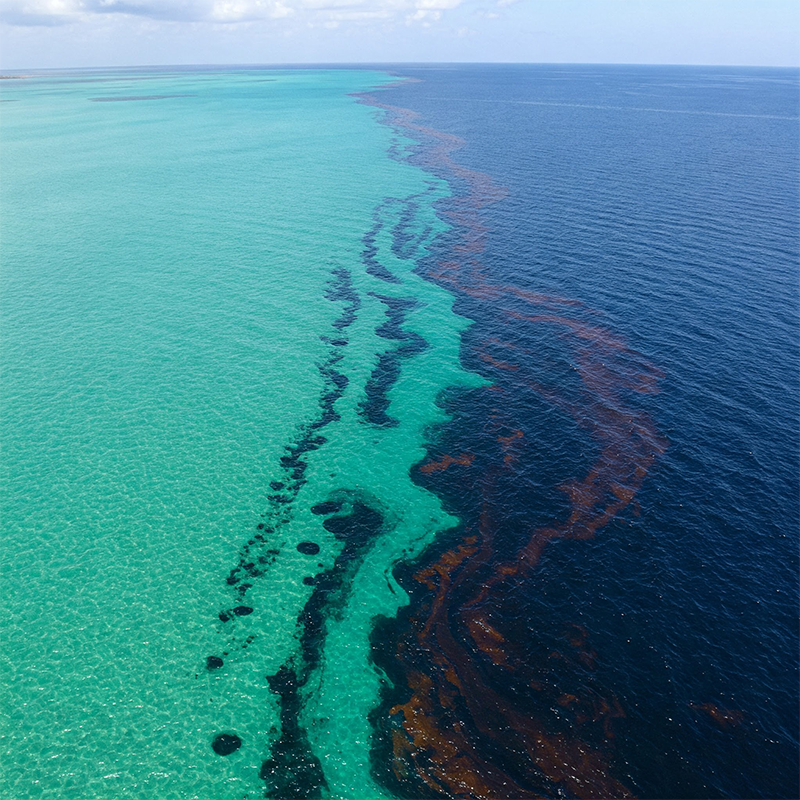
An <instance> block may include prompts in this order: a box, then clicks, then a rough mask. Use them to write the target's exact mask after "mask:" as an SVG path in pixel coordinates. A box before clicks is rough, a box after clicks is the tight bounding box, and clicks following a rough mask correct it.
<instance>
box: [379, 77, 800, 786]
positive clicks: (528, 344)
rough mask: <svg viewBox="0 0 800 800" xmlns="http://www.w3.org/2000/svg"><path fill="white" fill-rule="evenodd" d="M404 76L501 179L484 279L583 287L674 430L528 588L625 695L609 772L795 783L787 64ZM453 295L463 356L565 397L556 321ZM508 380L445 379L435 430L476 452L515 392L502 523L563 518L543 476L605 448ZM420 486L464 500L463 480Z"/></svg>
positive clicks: (446, 127) (466, 155)
mask: <svg viewBox="0 0 800 800" xmlns="http://www.w3.org/2000/svg"><path fill="white" fill-rule="evenodd" d="M400 72H401V74H402V75H404V76H412V77H415V78H419V79H421V80H420V82H415V83H406V84H403V85H401V86H398V87H396V88H392V89H390V90H387V91H384V92H382V93H381V100H382V101H383V102H386V103H390V104H393V105H396V106H401V107H406V108H411V109H413V110H415V111H417V112H419V113H420V114H421V117H420V123H421V124H424V125H427V126H430V127H432V128H435V129H438V130H440V131H445V132H448V133H452V134H456V135H458V136H460V137H462V138H463V140H464V142H465V144H464V146H463V147H462V149H460V150H458V151H457V152H455V153H454V154H453V158H454V159H455V161H456V162H458V163H459V164H461V165H463V166H465V167H468V168H470V169H473V170H479V171H481V172H484V173H487V174H488V175H489V176H491V178H492V179H493V180H494V181H495V182H496V183H497V184H500V185H502V186H505V187H507V190H508V193H507V196H506V197H505V199H503V200H500V201H499V202H496V203H493V204H491V205H489V206H487V207H485V208H483V209H482V210H481V211H480V216H481V220H482V222H483V224H484V225H485V227H486V229H487V232H486V247H485V250H484V252H483V253H482V255H481V260H482V263H483V266H484V268H485V272H486V275H487V276H488V277H489V279H490V280H492V281H494V282H495V283H498V284H513V285H515V286H516V287H519V288H521V289H525V290H529V291H533V292H538V293H543V294H546V295H556V296H559V297H562V298H574V299H575V300H579V301H581V302H582V303H583V304H584V305H585V307H586V308H587V309H589V311H586V312H585V313H586V315H588V316H587V318H591V319H593V320H595V321H596V323H597V324H599V325H602V326H603V327H604V328H606V329H608V330H611V331H613V332H614V333H615V334H616V335H618V336H620V337H621V338H622V339H624V340H625V341H626V342H627V344H628V345H629V346H630V347H631V348H632V350H635V351H637V352H638V353H640V354H642V356H643V357H644V358H646V359H647V360H648V361H649V362H650V364H652V365H654V367H655V368H656V369H659V370H661V371H662V372H663V377H662V378H661V380H660V384H659V385H660V392H659V393H657V394H647V395H642V396H637V398H636V399H635V405H636V408H638V409H640V410H642V411H643V412H646V413H647V414H649V416H650V417H651V418H652V420H653V422H654V424H655V426H656V428H657V429H658V431H659V433H660V434H661V435H662V436H663V437H664V438H665V439H666V440H667V442H668V446H667V449H666V451H665V452H664V453H663V454H662V455H660V456H658V458H657V459H656V460H655V462H654V464H653V466H652V467H651V468H650V471H649V474H648V475H647V476H646V478H645V479H644V481H643V483H642V487H641V490H640V492H639V494H638V496H637V499H638V502H639V504H640V512H639V511H637V509H636V508H635V506H634V505H631V506H630V507H628V508H627V509H625V510H624V511H623V512H622V513H621V514H620V515H619V516H617V518H616V519H614V520H613V521H612V522H610V523H609V524H608V525H606V526H605V527H603V528H602V529H601V530H599V531H598V533H597V535H596V536H595V537H594V538H592V539H590V540H587V541H569V540H560V541H554V542H550V543H549V544H548V545H547V547H546V548H545V550H544V554H543V556H542V559H541V562H540V563H539V565H538V567H537V569H536V570H534V571H533V573H532V575H531V576H530V577H529V578H528V579H526V581H525V582H524V585H523V587H522V593H523V595H524V596H523V597H522V598H521V599H520V604H521V606H522V607H524V608H525V609H526V611H525V619H526V622H525V628H526V634H525V635H527V636H529V637H530V638H531V640H532V641H535V642H536V643H538V645H541V647H542V648H547V647H548V646H549V643H550V641H551V640H555V639H557V638H558V637H559V636H560V635H561V633H560V632H561V631H562V630H563V628H564V625H580V626H582V627H583V628H585V630H586V631H588V633H589V636H590V640H591V645H592V647H593V648H594V650H595V651H596V662H595V665H594V671H593V677H592V680H593V681H596V682H597V684H599V685H601V686H602V687H603V689H604V690H605V691H607V692H611V693H613V694H614V695H615V696H616V697H617V698H618V699H619V701H620V704H621V706H622V708H623V709H624V712H625V715H626V716H625V719H624V720H622V721H621V722H620V723H619V724H618V727H617V729H616V730H617V735H616V744H615V748H616V756H615V758H616V762H615V764H616V766H615V769H616V774H617V776H618V777H620V778H621V779H623V780H624V781H625V782H626V783H627V784H628V785H630V786H632V788H633V790H634V791H635V792H636V793H637V794H638V795H639V796H641V797H653V798H655V797H659V798H678V797H693V798H699V797H797V796H798V670H797V665H798V633H797V612H798V591H797V589H798V583H797V575H798V542H797V534H798V497H799V496H800V488H799V487H798V442H799V437H798V433H799V431H798V397H800V393H798V388H800V387H799V386H798V383H799V381H798V375H799V374H800V373H799V362H800V359H799V358H798V355H799V353H798V342H799V341H800V337H798V330H799V326H798V259H799V254H798V212H799V206H798V152H799V148H798V111H799V108H798V105H799V104H798V99H799V97H800V93H799V92H798V85H799V84H798V72H797V71H796V70H778V69H745V68H707V67H610V66H597V67H594V66H559V65H551V66H466V65H465V66H453V67H419V68H411V67H407V66H403V68H402V70H400ZM450 179H451V182H452V184H453V186H454V187H455V190H456V191H457V192H458V191H459V190H460V191H462V192H465V191H466V188H465V187H464V186H460V184H459V181H458V178H457V177H452V176H451V178H450ZM443 209H444V210H446V208H445V207H443ZM457 309H458V310H459V311H460V312H461V313H463V314H465V315H466V316H469V317H470V318H472V319H473V320H475V325H474V327H473V328H471V329H470V331H469V332H468V333H467V334H466V335H465V339H464V345H463V352H462V357H463V359H464V361H465V363H467V364H468V365H470V366H471V367H472V368H474V369H476V370H479V371H481V372H483V374H485V375H486V376H487V377H489V378H490V379H492V377H493V373H492V369H491V367H489V366H487V362H486V360H485V359H484V361H481V359H480V358H479V356H478V352H479V351H480V350H481V349H482V348H483V349H485V342H486V341H487V339H490V338H491V337H498V338H500V339H504V340H505V341H507V342H511V343H512V344H513V345H514V347H515V350H514V353H515V358H516V359H518V363H520V364H522V362H523V361H525V360H527V363H526V364H522V367H523V368H524V369H527V370H528V371H529V372H530V373H531V374H538V375H539V376H541V380H542V381H543V382H546V383H547V384H548V385H550V386H557V387H558V391H559V392H560V393H561V394H562V396H564V397H570V396H571V397H572V398H573V399H576V398H578V397H579V396H580V394H581V390H580V388H579V387H577V386H573V384H572V383H571V380H572V378H571V377H570V375H571V372H570V368H571V359H572V358H573V357H574V352H573V351H568V348H567V346H566V344H565V343H564V341H563V336H561V335H559V334H558V333H557V332H555V331H554V330H552V329H549V328H548V327H547V325H545V326H543V328H542V330H541V332H540V333H532V332H531V330H529V329H526V330H525V331H524V332H523V331H519V330H517V329H516V328H515V327H514V325H513V323H512V322H509V320H508V318H507V317H503V318H501V317H500V315H498V313H497V310H496V309H495V308H493V306H492V303H490V302H486V301H482V300H480V299H476V298H475V297H470V296H468V295H462V296H461V297H460V300H459V303H458V305H457ZM571 353H572V354H571ZM498 357H499V356H498ZM573 372H574V370H573ZM496 374H497V375H498V376H499V375H500V374H501V373H500V372H499V371H496ZM504 398H505V399H502V398H501V399H500V400H498V401H497V403H495V405H494V406H493V407H492V408H489V407H487V406H485V404H484V406H482V405H481V401H480V400H477V399H475V398H474V397H473V398H471V399H469V401H466V400H464V398H454V399H453V400H452V403H451V408H450V410H451V412H452V413H453V414H454V420H453V422H452V424H451V425H450V426H449V427H448V428H447V429H445V430H443V431H441V432H440V433H439V436H440V439H441V448H442V451H443V452H452V453H457V452H459V448H460V449H462V450H466V449H471V450H472V451H475V452H479V451H480V447H481V445H480V443H479V442H477V441H476V437H478V438H479V437H480V435H481V432H483V433H484V434H485V431H486V424H485V420H486V418H488V417H491V416H494V417H497V416H498V414H503V413H504V412H505V411H508V413H509V416H510V417H511V416H513V418H514V421H513V422H511V421H509V423H508V424H509V425H510V426H511V427H513V426H514V425H516V426H518V427H519V428H520V429H522V430H523V431H524V434H525V437H524V440H522V441H524V445H523V446H524V449H525V452H524V455H525V459H526V464H527V467H526V472H525V476H524V477H521V476H518V478H519V479H518V480H516V481H515V482H513V485H509V487H507V489H505V490H504V491H506V494H507V497H506V501H507V502H506V509H507V510H506V512H505V518H504V519H505V526H504V533H503V535H507V536H509V537H510V539H513V537H514V535H515V534H514V531H515V527H514V526H515V524H516V523H515V521H514V519H515V518H516V519H518V520H522V518H525V519H526V520H530V519H537V520H541V521H542V523H544V522H546V521H547V520H548V519H551V518H553V517H558V516H559V515H561V516H563V514H564V513H565V504H564V500H563V492H559V491H558V489H557V487H558V485H559V484H561V483H563V482H564V481H565V480H567V479H569V478H570V477H575V476H580V475H582V474H585V473H586V472H587V470H588V469H590V467H591V464H592V459H593V458H594V457H595V456H596V452H595V451H596V444H593V442H592V437H591V436H590V435H588V434H587V433H586V432H585V431H583V430H581V429H580V426H579V425H577V424H576V422H575V419H574V417H570V415H569V414H566V413H563V410H561V411H559V410H558V408H557V407H554V406H553V403H548V402H545V401H544V400H539V401H537V400H535V399H533V398H532V397H531V395H530V394H525V393H524V392H522V391H520V392H519V393H518V394H517V395H514V394H513V391H512V392H511V393H510V394H509V393H506V394H505V396H504ZM504 404H506V405H505V406H504ZM587 407H588V406H587ZM593 448H594V449H593ZM479 457H480V456H479ZM448 481H450V482H449V483H448ZM429 484H430V485H431V486H432V487H433V488H435V489H436V490H437V491H439V492H440V493H441V494H442V495H443V496H445V497H447V498H449V500H448V502H449V504H450V506H451V507H452V508H453V509H455V510H456V511H457V512H458V513H459V514H461V515H462V517H463V518H467V519H468V518H469V516H470V514H472V515H473V516H475V515H477V514H478V512H479V508H478V505H479V499H478V500H476V499H475V498H474V497H472V498H471V499H470V498H469V497H467V496H466V493H465V492H464V491H463V486H462V485H461V484H459V482H458V480H457V479H456V477H455V476H452V477H449V473H448V472H442V473H441V475H439V476H435V480H434V479H433V478H432V479H431V480H430V481H429ZM509 509H513V510H509ZM522 525H523V523H522V522H521V521H519V526H520V530H521V529H522ZM521 535H522V534H519V536H521Z"/></svg>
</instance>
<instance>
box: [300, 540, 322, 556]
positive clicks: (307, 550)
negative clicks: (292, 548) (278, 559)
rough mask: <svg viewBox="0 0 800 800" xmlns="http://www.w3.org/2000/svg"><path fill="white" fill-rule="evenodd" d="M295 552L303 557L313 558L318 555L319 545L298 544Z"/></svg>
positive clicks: (312, 543) (313, 543)
mask: <svg viewBox="0 0 800 800" xmlns="http://www.w3.org/2000/svg"><path fill="white" fill-rule="evenodd" d="M297 552H298V553H302V554H303V555H304V556H315V555H316V554H317V553H319V545H318V544H317V543H316V542H300V544H299V545H297Z"/></svg>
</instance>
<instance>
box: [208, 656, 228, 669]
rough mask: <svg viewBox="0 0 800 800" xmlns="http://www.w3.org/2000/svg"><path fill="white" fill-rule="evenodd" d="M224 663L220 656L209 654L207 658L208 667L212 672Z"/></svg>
mask: <svg viewBox="0 0 800 800" xmlns="http://www.w3.org/2000/svg"><path fill="white" fill-rule="evenodd" d="M224 663H225V662H224V661H223V660H222V659H221V658H220V657H219V656H209V657H208V658H207V659H206V669H207V670H208V671H209V672H211V670H212V669H219V668H220V667H221V666H222V665H223V664H224Z"/></svg>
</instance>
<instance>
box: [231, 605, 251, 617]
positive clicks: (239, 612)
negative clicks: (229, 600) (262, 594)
mask: <svg viewBox="0 0 800 800" xmlns="http://www.w3.org/2000/svg"><path fill="white" fill-rule="evenodd" d="M233 613H234V614H236V616H237V617H246V616H247V615H248V614H252V613H253V609H252V608H250V606H236V608H234V609H233Z"/></svg>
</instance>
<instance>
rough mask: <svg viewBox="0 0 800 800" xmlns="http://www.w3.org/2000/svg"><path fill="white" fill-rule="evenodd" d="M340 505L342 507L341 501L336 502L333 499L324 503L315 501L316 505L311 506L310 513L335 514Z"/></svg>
mask: <svg viewBox="0 0 800 800" xmlns="http://www.w3.org/2000/svg"><path fill="white" fill-rule="evenodd" d="M341 507H342V504H341V503H337V502H336V501H335V500H328V501H326V502H324V503H317V505H315V506H311V513H312V514H335V513H336V512H337V511H338V510H339V509H340V508H341Z"/></svg>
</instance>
